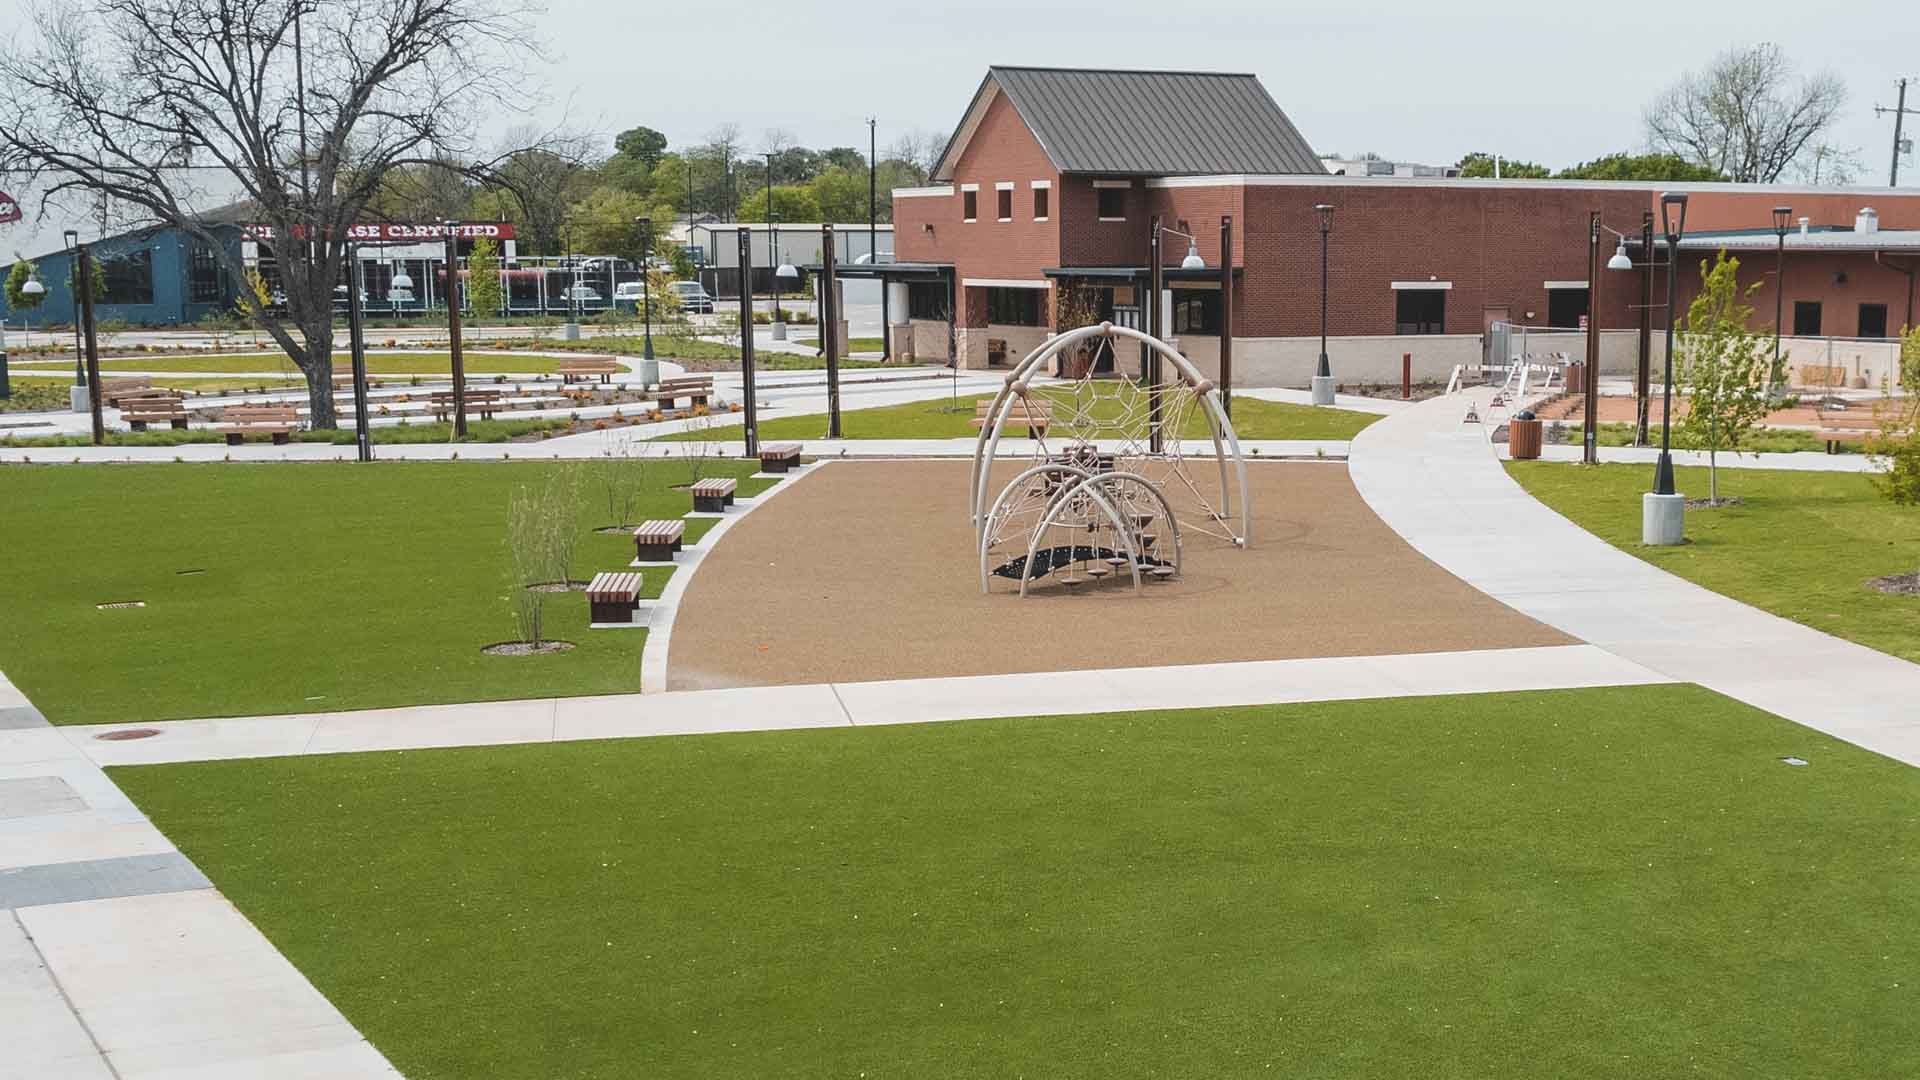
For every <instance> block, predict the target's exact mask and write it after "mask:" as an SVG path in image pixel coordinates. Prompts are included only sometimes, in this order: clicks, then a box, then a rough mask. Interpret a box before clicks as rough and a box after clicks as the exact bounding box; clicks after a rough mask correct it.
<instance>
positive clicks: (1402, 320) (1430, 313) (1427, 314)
mask: <svg viewBox="0 0 1920 1080" xmlns="http://www.w3.org/2000/svg"><path fill="white" fill-rule="evenodd" d="M1393 297H1394V305H1393V306H1394V315H1393V321H1394V327H1395V328H1394V333H1396V334H1444V333H1446V332H1447V331H1446V326H1447V291H1446V290H1445V289H1399V290H1396V291H1395V292H1394V294H1393Z"/></svg>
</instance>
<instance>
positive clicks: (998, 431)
mask: <svg viewBox="0 0 1920 1080" xmlns="http://www.w3.org/2000/svg"><path fill="white" fill-rule="evenodd" d="M1090 337H1104V338H1108V339H1116V338H1119V339H1126V340H1130V341H1135V342H1138V343H1139V344H1141V345H1143V346H1145V347H1147V348H1149V349H1152V350H1153V351H1154V352H1156V353H1158V354H1160V355H1161V356H1162V357H1165V358H1166V359H1167V360H1168V361H1169V362H1170V363H1172V364H1173V366H1174V370H1175V371H1177V372H1179V373H1180V375H1182V376H1183V377H1184V378H1185V379H1186V381H1187V382H1188V383H1189V384H1191V385H1193V386H1195V387H1200V386H1202V385H1205V386H1206V389H1205V390H1202V391H1199V392H1198V394H1197V396H1198V397H1199V398H1200V400H1201V401H1202V402H1204V403H1205V408H1206V416H1207V421H1208V427H1209V428H1210V429H1211V434H1212V436H1213V445H1214V457H1215V459H1216V460H1217V461H1218V463H1219V466H1220V492H1221V501H1222V503H1223V504H1224V505H1223V506H1222V507H1221V509H1222V511H1223V517H1224V516H1225V515H1230V514H1232V513H1233V488H1234V487H1235V486H1238V488H1239V490H1240V535H1239V540H1238V544H1239V546H1241V547H1245V546H1247V545H1248V544H1250V543H1252V541H1253V515H1252V512H1251V508H1250V499H1249V497H1248V492H1247V463H1246V460H1245V458H1244V457H1242V455H1241V453H1240V438H1239V436H1238V435H1237V434H1235V433H1234V430H1233V422H1232V421H1231V420H1229V419H1228V417H1227V414H1226V410H1225V409H1223V408H1222V407H1221V405H1220V390H1219V387H1217V386H1213V385H1210V384H1208V382H1207V379H1206V376H1204V375H1203V374H1201V372H1200V370H1199V369H1198V368H1196V367H1194V366H1193V362H1192V361H1190V360H1188V359H1187V358H1186V357H1185V356H1183V355H1181V353H1180V352H1179V350H1177V349H1175V348H1173V347H1172V346H1170V345H1168V344H1167V343H1166V342H1164V341H1161V340H1160V339H1159V338H1157V337H1154V336H1153V335H1151V334H1147V333H1143V332H1141V331H1139V330H1135V329H1133V328H1132V327H1127V326H1115V325H1114V324H1113V323H1110V322H1103V323H1099V324H1098V325H1094V326H1083V327H1080V328H1079V329H1077V330H1069V331H1067V332H1065V333H1063V334H1056V335H1054V336H1053V337H1050V338H1048V339H1047V340H1046V341H1043V342H1041V343H1040V345H1039V346H1038V347H1037V348H1035V349H1034V350H1033V351H1032V352H1030V353H1028V354H1027V356H1026V358H1025V359H1023V360H1021V361H1020V363H1019V364H1018V365H1017V366H1016V367H1015V368H1014V369H1013V370H1012V371H1010V372H1008V373H1007V378H1006V381H1005V383H1003V384H1002V385H1001V387H1000V390H999V392H998V393H997V394H995V395H994V398H993V405H992V407H991V409H990V410H989V413H990V415H991V416H992V418H993V422H992V423H991V424H982V425H981V427H980V433H979V434H978V435H976V436H975V437H974V448H973V473H972V477H971V489H970V490H971V498H970V499H969V504H970V505H969V513H970V515H971V516H972V518H973V524H974V528H975V530H976V531H977V532H979V533H981V534H983V535H984V533H985V531H986V517H985V515H983V514H982V513H981V509H982V508H983V507H984V506H985V505H986V502H987V483H988V480H989V479H990V470H989V463H991V462H992V461H994V460H995V459H996V458H997V457H998V455H999V449H1000V438H1001V435H1002V433H1003V432H1004V431H1005V429H1006V426H1007V420H1008V417H1009V416H1010V414H1011V413H1012V411H1013V406H1012V402H1013V400H1014V399H1015V398H1016V397H1025V395H1026V380H1027V378H1028V377H1029V376H1031V375H1032V373H1033V372H1034V370H1035V369H1036V368H1038V367H1040V366H1041V365H1042V364H1044V363H1045V362H1046V360H1047V359H1048V358H1049V357H1052V356H1053V355H1055V354H1056V353H1058V352H1059V351H1060V350H1062V349H1064V348H1066V347H1067V346H1069V345H1073V344H1076V343H1078V342H1081V341H1084V340H1086V339H1087V338H1090ZM1223 440H1224V445H1223ZM1229 457H1231V459H1232V463H1233V470H1234V474H1235V475H1234V479H1235V480H1237V481H1238V484H1237V485H1235V484H1234V483H1233V482H1232V481H1230V480H1229V478H1228V476H1227V463H1228V459H1229Z"/></svg>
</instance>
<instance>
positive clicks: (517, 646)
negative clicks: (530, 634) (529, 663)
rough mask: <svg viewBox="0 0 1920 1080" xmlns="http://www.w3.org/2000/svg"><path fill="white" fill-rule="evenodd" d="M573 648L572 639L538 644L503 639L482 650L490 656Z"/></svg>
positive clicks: (544, 653) (533, 654)
mask: <svg viewBox="0 0 1920 1080" xmlns="http://www.w3.org/2000/svg"><path fill="white" fill-rule="evenodd" d="M571 648H573V642H571V641H543V642H541V643H540V644H538V645H535V644H534V643H533V642H531V641H502V642H500V643H499V644H497V645H489V646H487V647H486V648H484V649H481V650H480V651H481V652H483V653H485V654H487V655H488V656H545V655H547V654H548V653H559V652H566V651H567V650H568V649H571Z"/></svg>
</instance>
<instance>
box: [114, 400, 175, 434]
mask: <svg viewBox="0 0 1920 1080" xmlns="http://www.w3.org/2000/svg"><path fill="white" fill-rule="evenodd" d="M120 419H122V420H125V421H126V422H127V426H128V427H130V428H132V429H133V430H135V431H145V430H147V425H148V424H167V425H169V426H171V427H172V428H173V429H174V430H176V431H185V430H186V429H187V410H186V408H185V407H184V406H182V405H181V403H180V395H179V394H177V393H172V392H167V393H158V394H154V395H153V396H152V397H139V398H127V399H125V400H124V401H122V402H121V404H120Z"/></svg>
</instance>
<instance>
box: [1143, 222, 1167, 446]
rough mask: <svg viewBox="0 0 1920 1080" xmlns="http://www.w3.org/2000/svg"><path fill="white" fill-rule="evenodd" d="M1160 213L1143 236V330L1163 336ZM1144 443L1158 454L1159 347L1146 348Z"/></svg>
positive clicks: (1160, 444) (1164, 328)
mask: <svg viewBox="0 0 1920 1080" xmlns="http://www.w3.org/2000/svg"><path fill="white" fill-rule="evenodd" d="M1164 273H1165V270H1164V269H1163V268H1162V267H1161V265H1160V215H1158V214H1155V215H1154V217H1153V231H1152V233H1151V234H1149V239H1148V240H1147V311H1146V316H1147V319H1146V323H1147V333H1149V334H1151V335H1152V336H1154V337H1155V338H1158V339H1160V340H1162V341H1165V340H1166V327H1164V326H1161V325H1160V310H1161V309H1160V288H1161V277H1162V275H1163V274H1164ZM1146 376H1147V446H1148V449H1150V450H1152V451H1153V452H1154V453H1156V454H1158V453H1159V452H1160V451H1161V449H1162V442H1161V433H1160V350H1158V349H1148V350H1147V370H1146Z"/></svg>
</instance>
